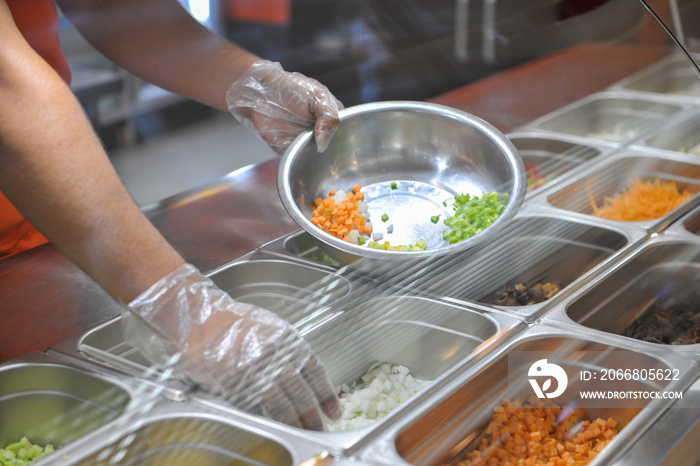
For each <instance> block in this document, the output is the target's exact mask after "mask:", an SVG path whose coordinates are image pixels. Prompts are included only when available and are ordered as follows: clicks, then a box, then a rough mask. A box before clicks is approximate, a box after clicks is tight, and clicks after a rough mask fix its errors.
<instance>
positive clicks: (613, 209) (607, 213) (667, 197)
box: [586, 177, 693, 222]
mask: <svg viewBox="0 0 700 466" xmlns="http://www.w3.org/2000/svg"><path fill="white" fill-rule="evenodd" d="M586 187H587V188H588V186H586ZM692 196H693V195H692V193H690V192H688V191H683V192H682V193H681V192H679V191H678V187H677V186H676V183H675V181H673V180H671V181H662V180H660V179H658V178H657V179H654V180H647V181H642V180H640V179H639V178H637V177H635V178H634V179H633V180H632V181H631V182H630V184H629V186H628V187H627V188H625V189H624V190H623V191H622V192H621V193H619V194H616V195H615V196H613V197H606V198H605V199H604V201H603V206H602V207H600V208H599V207H598V206H597V205H596V203H595V201H594V200H593V196H592V195H591V193H590V189H589V190H588V197H589V199H590V202H591V205H592V207H593V215H595V216H596V217H601V218H607V219H609V220H622V221H625V222H641V221H644V220H653V219H656V218H659V217H663V216H664V215H666V214H668V213H669V212H671V211H672V210H673V209H675V208H676V207H678V206H680V205H681V204H683V203H684V202H685V201H687V200H688V199H690V198H691V197H692Z"/></svg>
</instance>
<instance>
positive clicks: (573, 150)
mask: <svg viewBox="0 0 700 466" xmlns="http://www.w3.org/2000/svg"><path fill="white" fill-rule="evenodd" d="M506 136H508V139H510V140H511V142H512V143H513V145H514V146H515V148H516V149H518V152H520V155H521V156H522V158H523V162H525V168H526V170H527V175H528V194H527V197H530V195H531V194H532V193H534V192H535V191H537V190H539V189H540V188H541V187H543V186H545V185H547V186H553V185H554V184H557V183H559V182H561V180H562V179H565V178H566V177H567V176H568V175H569V174H571V173H572V172H576V171H577V168H578V167H579V166H581V165H585V164H586V163H587V162H589V161H590V160H592V159H595V158H596V157H598V156H600V155H601V154H604V153H606V152H610V151H611V150H613V148H614V146H611V145H608V146H606V145H602V144H595V143H592V144H582V143H581V142H579V141H576V140H571V139H569V138H567V137H566V136H559V135H553V134H549V133H540V132H537V131H521V132H514V133H509V134H507V135H506ZM536 179H539V180H540V182H539V184H537V185H536V184H535V183H534V181H535V180H536Z"/></svg>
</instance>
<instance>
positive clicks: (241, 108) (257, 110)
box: [226, 60, 343, 155]
mask: <svg viewBox="0 0 700 466" xmlns="http://www.w3.org/2000/svg"><path fill="white" fill-rule="evenodd" d="M226 103H227V104H228V108H229V110H230V112H231V113H232V114H233V116H235V117H236V119H237V120H238V121H240V122H241V123H243V125H244V126H245V127H246V128H247V129H248V130H249V131H252V132H253V133H257V134H259V135H260V136H261V137H262V139H263V140H264V141H265V142H267V143H268V145H269V146H270V147H272V149H274V150H275V152H277V153H278V154H280V155H282V154H283V153H284V151H285V150H286V149H287V147H288V146H289V145H290V144H291V143H292V141H294V139H296V137H297V136H298V135H299V134H301V133H302V132H303V131H305V130H307V129H310V128H312V127H313V129H314V138H315V139H316V145H317V147H318V150H319V152H323V151H325V150H326V148H327V147H328V143H329V142H330V140H331V137H332V136H333V133H335V130H336V129H337V128H338V122H339V121H338V110H339V109H342V108H343V104H342V103H340V102H339V101H338V100H337V99H336V98H335V97H334V96H333V94H331V92H330V91H329V90H328V88H327V87H326V86H324V85H323V84H321V83H319V82H318V81H316V80H315V79H312V78H308V77H306V76H304V75H303V74H300V73H289V72H287V71H284V70H283V69H282V67H281V66H280V64H279V63H274V62H270V61H267V60H261V61H258V62H256V63H253V65H252V66H251V67H250V68H249V69H248V70H247V71H246V72H245V73H243V76H241V77H240V78H239V79H238V80H237V81H236V82H235V83H233V84H232V85H231V86H230V87H229V88H228V91H227V92H226Z"/></svg>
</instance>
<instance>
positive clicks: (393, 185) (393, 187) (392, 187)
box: [391, 181, 399, 189]
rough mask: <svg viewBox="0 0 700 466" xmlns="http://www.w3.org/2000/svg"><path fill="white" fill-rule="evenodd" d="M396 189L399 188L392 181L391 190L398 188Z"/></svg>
mask: <svg viewBox="0 0 700 466" xmlns="http://www.w3.org/2000/svg"><path fill="white" fill-rule="evenodd" d="M398 187H399V186H398V184H396V181H392V182H391V189H396V188H398Z"/></svg>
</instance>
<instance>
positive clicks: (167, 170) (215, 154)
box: [109, 113, 276, 206]
mask: <svg viewBox="0 0 700 466" xmlns="http://www.w3.org/2000/svg"><path fill="white" fill-rule="evenodd" d="M109 156H110V159H111V160H112V163H113V164H114V166H115V168H116V170H117V172H118V173H119V176H120V177H121V178H122V182H123V183H124V185H125V186H126V188H127V190H128V191H129V193H130V194H131V196H132V197H133V198H134V200H135V201H136V203H137V204H139V205H140V206H145V205H147V204H150V203H153V202H157V201H159V200H162V199H164V198H167V197H169V196H172V195H174V194H178V193H181V192H183V191H186V190H188V189H191V188H194V187H196V186H199V185H201V184H204V183H206V182H208V181H210V180H212V179H215V178H217V177H219V176H223V175H225V174H227V173H230V172H232V171H234V170H237V169H239V168H241V167H244V166H246V165H250V164H253V163H258V162H262V161H265V160H269V159H270V158H273V157H276V154H275V153H274V152H273V151H272V150H271V149H270V148H269V147H268V146H267V145H266V144H265V143H264V142H262V141H261V140H259V139H257V137H255V136H253V135H252V134H250V133H248V131H247V130H246V129H245V128H243V126H241V125H240V124H239V123H238V122H237V121H236V120H235V119H234V118H233V117H232V116H231V115H229V114H224V113H222V114H221V115H216V116H214V117H211V118H208V119H206V120H203V121H200V122H197V123H194V124H190V125H188V126H186V127H184V128H182V129H177V130H173V131H171V132H167V133H164V134H161V135H159V136H157V137H154V138H152V139H150V140H147V141H143V142H139V143H137V144H135V145H133V146H131V147H122V148H119V149H115V150H111V151H110V153H109Z"/></svg>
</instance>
